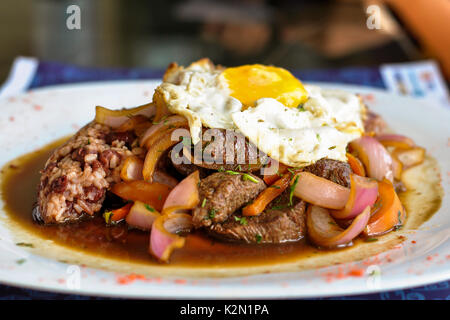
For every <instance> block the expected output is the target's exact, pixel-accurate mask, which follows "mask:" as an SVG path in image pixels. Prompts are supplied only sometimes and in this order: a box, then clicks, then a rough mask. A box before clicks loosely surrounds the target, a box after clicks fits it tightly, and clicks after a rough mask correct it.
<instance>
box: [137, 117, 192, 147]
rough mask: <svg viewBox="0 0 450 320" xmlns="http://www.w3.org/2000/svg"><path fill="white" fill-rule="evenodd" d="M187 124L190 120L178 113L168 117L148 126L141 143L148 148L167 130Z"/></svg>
mask: <svg viewBox="0 0 450 320" xmlns="http://www.w3.org/2000/svg"><path fill="white" fill-rule="evenodd" d="M187 126H188V122H187V120H186V118H184V117H182V116H178V115H176V116H170V117H167V118H166V119H164V120H162V121H159V122H158V123H155V124H154V125H152V126H151V127H150V128H148V129H147V131H146V132H145V133H144V134H143V135H142V137H141V138H140V140H139V144H140V145H141V146H142V147H144V146H145V147H146V148H147V149H148V148H149V147H151V146H152V145H153V144H154V143H155V142H156V141H157V140H158V138H160V137H161V134H164V133H165V131H167V130H172V129H176V128H180V127H187Z"/></svg>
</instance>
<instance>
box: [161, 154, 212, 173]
mask: <svg viewBox="0 0 450 320" xmlns="http://www.w3.org/2000/svg"><path fill="white" fill-rule="evenodd" d="M172 152H173V151H171V153H170V157H169V158H170V160H171V165H172V166H173V167H174V168H175V170H176V171H177V172H178V173H179V174H181V175H182V176H185V177H187V176H188V175H190V174H191V173H193V172H195V171H197V170H198V172H199V174H200V179H203V178H206V177H207V176H209V175H210V174H212V173H213V170H209V169H206V168H203V167H200V166H197V165H195V164H193V163H188V160H187V158H186V157H184V156H181V157H179V158H177V160H180V161H174V159H175V157H174V156H173V154H172ZM179 162H181V163H179Z"/></svg>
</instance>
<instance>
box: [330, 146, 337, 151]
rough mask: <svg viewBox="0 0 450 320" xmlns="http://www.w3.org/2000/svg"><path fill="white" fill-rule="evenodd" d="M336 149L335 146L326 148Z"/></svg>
mask: <svg viewBox="0 0 450 320" xmlns="http://www.w3.org/2000/svg"><path fill="white" fill-rule="evenodd" d="M333 149H336V146H332V147H329V148H328V150H333Z"/></svg>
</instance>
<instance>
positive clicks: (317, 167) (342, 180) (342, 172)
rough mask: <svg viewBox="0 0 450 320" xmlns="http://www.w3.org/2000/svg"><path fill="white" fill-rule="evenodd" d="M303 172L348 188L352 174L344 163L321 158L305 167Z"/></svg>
mask: <svg viewBox="0 0 450 320" xmlns="http://www.w3.org/2000/svg"><path fill="white" fill-rule="evenodd" d="M303 170H304V171H307V172H311V173H312V174H315V175H316V176H319V177H322V178H325V179H328V180H331V181H333V182H335V183H337V184H340V185H341V186H344V187H350V173H352V169H351V168H350V165H349V164H348V163H346V162H342V161H338V160H332V159H326V158H323V159H320V160H319V161H317V162H316V163H314V164H312V165H310V166H307V167H305V168H304V169H303Z"/></svg>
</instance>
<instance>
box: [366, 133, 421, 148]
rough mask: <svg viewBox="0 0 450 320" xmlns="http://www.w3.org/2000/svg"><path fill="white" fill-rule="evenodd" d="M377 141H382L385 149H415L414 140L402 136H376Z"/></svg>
mask: <svg viewBox="0 0 450 320" xmlns="http://www.w3.org/2000/svg"><path fill="white" fill-rule="evenodd" d="M375 139H377V140H378V141H380V142H381V144H382V145H383V146H385V147H396V148H402V149H409V148H412V147H414V145H415V143H414V141H413V140H412V139H410V138H408V137H405V136H402V135H400V134H381V135H378V136H375Z"/></svg>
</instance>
